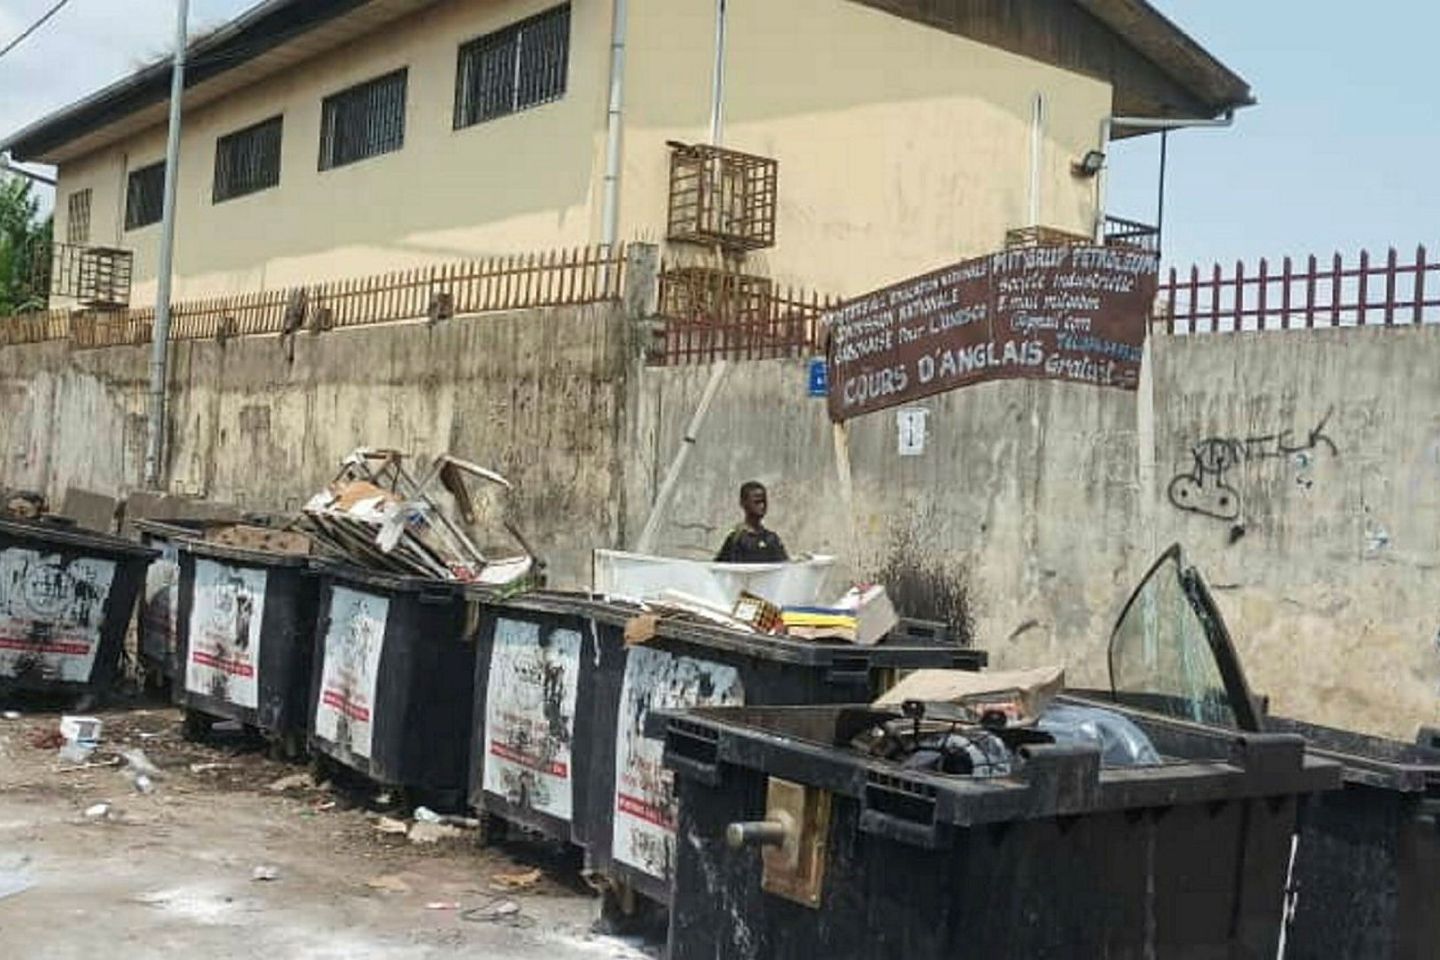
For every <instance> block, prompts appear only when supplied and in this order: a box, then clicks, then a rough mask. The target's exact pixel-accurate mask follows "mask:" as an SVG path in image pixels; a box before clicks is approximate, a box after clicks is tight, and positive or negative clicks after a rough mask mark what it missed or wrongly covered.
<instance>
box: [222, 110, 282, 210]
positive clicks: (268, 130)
mask: <svg viewBox="0 0 1440 960" xmlns="http://www.w3.org/2000/svg"><path fill="white" fill-rule="evenodd" d="M283 132H284V118H283V117H271V118H270V119H268V120H264V121H261V122H260V123H257V124H255V125H253V126H250V127H246V128H245V129H244V130H237V131H235V132H234V133H231V134H227V135H225V136H223V137H221V138H220V139H219V140H217V141H216V142H215V183H214V188H213V198H214V202H215V203H220V202H222V201H225V200H231V199H234V198H235V197H243V196H245V195H246V194H249V193H256V192H258V191H260V190H265V189H268V188H270V187H274V186H277V185H278V184H279V183H280V143H281V136H282V134H283Z"/></svg>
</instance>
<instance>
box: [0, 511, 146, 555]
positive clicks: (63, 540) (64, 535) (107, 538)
mask: <svg viewBox="0 0 1440 960" xmlns="http://www.w3.org/2000/svg"><path fill="white" fill-rule="evenodd" d="M0 536H9V537H14V538H16V539H19V540H28V541H31V542H34V543H38V544H42V545H52V546H60V547H68V548H69V549H72V550H82V551H91V552H94V553H99V554H105V555H108V556H124V557H139V558H142V559H145V560H154V559H155V558H156V557H158V556H159V555H160V553H159V551H157V550H155V549H154V548H152V547H147V546H145V545H144V544H141V543H137V542H135V541H134V540H126V539H124V538H123V537H117V536H114V535H112V534H108V533H99V532H96V531H93V530H82V529H80V528H79V527H74V526H70V525H67V524H60V523H56V522H55V521H53V520H44V519H41V520H0Z"/></svg>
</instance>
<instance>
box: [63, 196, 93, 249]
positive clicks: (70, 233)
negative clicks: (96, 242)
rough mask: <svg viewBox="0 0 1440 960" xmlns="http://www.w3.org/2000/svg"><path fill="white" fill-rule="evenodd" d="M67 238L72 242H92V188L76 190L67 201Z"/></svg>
mask: <svg viewBox="0 0 1440 960" xmlns="http://www.w3.org/2000/svg"><path fill="white" fill-rule="evenodd" d="M66 207H67V213H66V217H65V239H66V241H68V242H70V243H89V242H90V188H89V187H86V188H85V189H84V190H76V191H75V192H74V193H72V194H70V199H69V201H68V202H67V203H66Z"/></svg>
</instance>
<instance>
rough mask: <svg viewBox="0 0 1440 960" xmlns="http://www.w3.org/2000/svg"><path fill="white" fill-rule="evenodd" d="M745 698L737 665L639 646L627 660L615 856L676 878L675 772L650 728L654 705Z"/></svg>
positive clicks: (736, 702) (721, 703) (722, 703)
mask: <svg viewBox="0 0 1440 960" xmlns="http://www.w3.org/2000/svg"><path fill="white" fill-rule="evenodd" d="M744 703H745V689H744V687H743V685H742V684H741V682H740V674H739V671H737V670H736V669H735V668H734V667H731V666H727V665H725V664H722V663H712V662H710V661H708V660H696V659H694V658H691V657H680V656H675V655H674V654H670V653H666V652H664V651H662V650H651V649H648V648H646V647H636V648H634V649H632V650H631V651H630V654H629V660H628V661H627V662H626V664H625V680H624V682H623V684H622V685H621V690H620V715H619V729H618V731H617V734H616V736H617V742H616V749H615V816H614V838H613V850H614V856H615V859H617V860H619V861H620V862H621V863H625V864H628V865H630V866H632V867H634V868H636V869H637V870H643V871H644V872H646V873H648V874H650V875H651V876H654V877H659V878H661V879H669V877H670V875H671V871H672V870H673V869H674V864H675V813H676V810H675V780H674V775H673V774H672V773H671V772H670V771H669V770H667V769H665V765H664V763H663V762H662V757H663V755H664V752H665V744H664V743H663V742H662V741H659V740H652V739H650V738H649V737H646V736H645V718H646V717H647V716H648V715H649V713H650V711H651V710H665V709H670V708H674V707H730V706H740V705H743V704H744Z"/></svg>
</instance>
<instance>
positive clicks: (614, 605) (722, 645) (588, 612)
mask: <svg viewBox="0 0 1440 960" xmlns="http://www.w3.org/2000/svg"><path fill="white" fill-rule="evenodd" d="M505 605H506V606H508V607H513V608H515V609H519V610H533V611H535V612H539V613H550V614H557V615H562V616H563V615H569V616H580V617H585V618H587V619H591V620H594V621H596V622H597V623H603V624H606V625H609V626H612V627H622V628H623V627H624V626H625V624H626V623H627V622H628V621H629V620H630V619H631V618H632V617H635V616H637V615H639V614H640V613H642V612H644V610H643V608H641V607H639V606H636V605H635V604H632V603H626V602H624V601H619V600H613V599H610V600H607V599H601V598H598V597H595V596H593V595H590V594H585V593H562V592H559V591H553V590H536V591H531V592H529V593H525V594H521V595H518V596H514V597H510V598H508V599H506V600H505ZM666 641H670V642H676V643H681V644H686V645H690V646H695V647H700V648H703V649H705V650H711V651H719V652H725V653H730V654H734V655H738V656H744V657H751V658H754V659H757V660H770V661H774V662H778V663H792V664H799V665H804V666H819V667H828V666H834V665H837V664H843V663H845V662H847V661H849V662H856V663H858V662H860V661H863V662H864V663H865V664H866V665H867V667H897V668H906V667H933V666H935V655H936V653H937V651H941V652H945V653H951V654H953V655H954V656H955V657H956V658H957V659H958V660H960V661H962V662H967V663H966V665H967V666H969V667H974V668H976V669H978V668H980V667H983V666H984V665H985V662H986V659H987V657H986V654H985V652H984V651H982V650H972V649H969V648H966V647H959V646H955V645H954V644H948V643H942V642H939V641H933V640H930V641H927V640H921V639H906V640H893V639H890V638H886V639H883V640H881V641H880V642H879V643H877V644H874V645H872V646H861V645H858V644H853V643H843V642H824V641H813V640H795V639H791V638H788V637H777V636H773V635H770V634H760V633H743V632H741V631H739V630H727V629H726V628H724V627H720V626H711V625H708V624H702V623H693V622H689V621H679V620H666V619H663V618H662V619H661V620H660V621H659V622H658V624H657V625H656V633H655V639H654V640H653V641H651V643H652V644H661V645H663V644H664V643H665V642H666Z"/></svg>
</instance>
